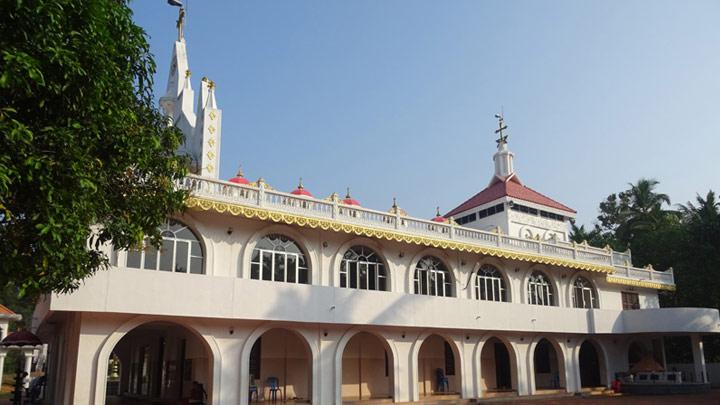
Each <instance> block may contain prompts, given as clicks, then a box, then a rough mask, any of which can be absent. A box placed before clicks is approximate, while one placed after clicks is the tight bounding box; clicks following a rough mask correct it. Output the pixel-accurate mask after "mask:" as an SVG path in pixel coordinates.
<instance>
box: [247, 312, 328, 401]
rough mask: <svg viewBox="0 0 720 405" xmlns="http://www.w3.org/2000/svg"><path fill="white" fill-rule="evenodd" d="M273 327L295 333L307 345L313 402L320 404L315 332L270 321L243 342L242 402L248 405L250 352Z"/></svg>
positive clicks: (318, 350) (318, 353)
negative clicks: (270, 322)
mask: <svg viewBox="0 0 720 405" xmlns="http://www.w3.org/2000/svg"><path fill="white" fill-rule="evenodd" d="M272 329H281V330H286V331H288V332H291V333H294V334H295V335H297V336H298V338H300V340H301V341H302V342H304V343H305V344H306V345H307V348H308V350H309V351H310V363H311V369H312V375H311V378H310V380H311V381H312V389H311V394H310V395H311V396H312V402H311V403H312V404H314V405H318V404H319V403H320V381H319V380H320V378H318V377H319V376H320V365H319V362H320V349H319V347H318V345H317V344H316V343H315V342H314V341H313V339H312V338H313V337H315V336H314V335H313V332H309V331H306V330H297V329H293V328H292V326H288V325H282V324H269V323H265V324H262V325H260V326H258V327H257V328H255V330H253V331H252V333H250V336H248V337H247V339H245V343H244V344H243V347H242V352H241V354H240V404H241V405H247V404H248V401H249V398H248V390H249V389H250V381H249V380H248V378H249V376H250V352H251V351H252V348H253V345H255V342H256V341H257V340H258V339H259V338H260V337H261V336H262V335H264V334H265V332H267V331H270V330H272ZM315 333H317V332H315Z"/></svg>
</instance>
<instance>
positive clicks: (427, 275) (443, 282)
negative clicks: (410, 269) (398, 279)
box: [414, 256, 453, 297]
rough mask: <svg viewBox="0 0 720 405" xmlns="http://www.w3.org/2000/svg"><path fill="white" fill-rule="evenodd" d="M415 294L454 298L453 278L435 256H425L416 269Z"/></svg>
mask: <svg viewBox="0 0 720 405" xmlns="http://www.w3.org/2000/svg"><path fill="white" fill-rule="evenodd" d="M414 281H415V294H422V295H435V296H439V297H452V296H453V292H452V278H451V277H450V272H449V271H448V269H447V267H445V264H443V262H442V261H440V259H438V258H436V257H433V256H425V257H423V258H422V259H420V261H419V262H418V264H417V266H416V267H415V280H414Z"/></svg>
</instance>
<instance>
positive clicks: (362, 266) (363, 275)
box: [358, 263, 368, 290]
mask: <svg viewBox="0 0 720 405" xmlns="http://www.w3.org/2000/svg"><path fill="white" fill-rule="evenodd" d="M367 267H368V266H367V263H358V272H359V273H360V289H361V290H367V285H368V269H367Z"/></svg>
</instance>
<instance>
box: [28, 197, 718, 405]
mask: <svg viewBox="0 0 720 405" xmlns="http://www.w3.org/2000/svg"><path fill="white" fill-rule="evenodd" d="M179 219H180V220H182V221H183V222H184V223H185V224H187V225H189V226H190V227H191V228H193V229H194V230H195V231H196V233H197V235H198V236H199V238H200V240H201V243H202V245H203V249H204V255H205V272H206V274H178V273H170V272H159V271H152V270H137V269H126V268H113V269H111V270H108V271H101V272H99V273H97V274H96V275H95V276H93V277H92V278H90V279H88V280H87V281H86V282H85V284H84V285H83V286H82V287H81V288H80V289H78V290H77V291H76V292H74V293H72V294H66V295H53V296H52V297H50V300H49V302H48V303H46V304H45V306H44V307H43V308H44V309H43V310H44V311H46V312H45V313H44V314H39V315H40V316H41V318H44V319H45V320H46V321H48V322H49V321H50V320H55V321H57V320H58V317H60V322H59V324H60V325H61V329H62V331H63V332H62V339H63V341H62V342H61V343H58V342H56V346H55V347H56V350H57V351H59V353H56V355H57V356H61V357H62V359H60V360H56V364H57V368H58V370H61V372H60V374H59V375H61V377H58V380H57V382H55V384H56V385H57V387H58V388H57V389H56V396H55V398H62V401H59V400H58V403H67V404H69V403H74V404H92V403H102V400H103V398H104V395H105V376H106V374H107V361H108V358H109V355H110V352H111V351H112V349H113V347H114V346H115V344H117V342H118V341H119V340H120V339H121V338H122V337H123V336H124V335H125V334H126V333H127V332H128V331H130V330H132V329H133V328H135V327H137V326H140V325H142V324H144V323H147V322H152V321H158V320H162V321H166V322H174V323H177V324H180V325H182V326H185V327H186V328H188V329H189V330H191V331H194V332H195V334H196V335H197V336H199V337H201V338H202V339H203V341H204V342H205V343H206V350H207V355H208V358H209V359H211V360H210V361H209V363H210V364H209V370H208V371H207V376H208V377H207V378H208V381H212V384H211V386H212V390H211V391H210V392H209V393H208V394H209V395H210V398H211V401H212V403H216V404H237V403H241V404H245V403H247V402H246V401H247V392H248V384H249V382H248V379H249V368H248V367H249V366H248V360H249V356H250V350H251V348H252V345H253V343H254V342H255V341H256V340H257V338H259V337H260V336H261V335H262V334H263V333H264V332H265V331H267V330H269V329H271V328H276V327H284V328H287V329H289V330H292V331H294V332H295V333H296V334H298V335H299V336H302V338H303V339H304V340H305V342H306V343H307V347H308V348H309V352H310V354H311V355H310V357H311V362H312V367H311V369H312V381H311V387H312V388H311V390H310V391H311V393H312V401H313V403H314V404H333V403H339V402H340V400H341V396H342V390H341V387H342V384H341V382H342V369H343V365H342V357H343V352H344V348H345V346H346V345H347V344H348V342H349V341H350V339H351V338H352V336H354V335H355V334H356V333H358V332H361V331H367V332H371V333H373V334H375V335H376V336H380V337H382V338H383V339H384V341H385V342H386V344H387V346H386V347H387V350H388V351H389V352H390V353H391V354H392V359H393V360H392V362H393V364H392V370H393V372H392V375H393V382H392V392H393V396H394V399H395V401H414V400H418V399H420V394H421V390H420V379H421V378H422V372H421V370H420V366H421V365H420V364H419V360H418V355H419V353H420V348H421V346H422V343H423V341H424V340H425V339H426V338H428V337H429V336H431V335H432V334H438V335H440V336H442V337H443V338H445V339H446V340H447V341H448V342H449V343H450V344H451V347H452V348H453V351H454V353H455V364H456V370H457V374H456V376H454V377H453V382H452V383H451V384H452V387H453V388H454V389H457V390H458V391H459V392H460V394H461V395H462V397H464V398H472V397H479V396H482V395H483V389H482V378H483V376H482V369H481V367H480V364H481V360H480V356H481V353H482V345H483V344H484V342H486V341H487V340H488V339H490V338H491V337H498V338H499V339H501V340H502V341H503V342H505V343H506V345H507V346H508V350H509V353H510V355H511V362H512V363H513V369H514V370H515V372H514V373H513V386H514V387H515V388H516V389H517V391H518V393H520V394H532V393H534V392H535V388H534V387H535V381H534V373H533V353H534V348H535V346H536V345H537V342H538V341H539V340H540V339H541V338H543V337H544V338H547V339H548V340H549V341H550V342H551V343H552V344H553V347H554V348H555V349H556V352H557V353H558V359H559V361H561V362H560V364H559V366H558V369H559V370H560V372H561V380H562V381H563V385H564V387H565V389H566V390H567V391H569V392H574V391H577V390H579V387H580V385H579V384H580V383H579V368H578V365H577V361H578V351H579V347H580V344H581V343H582V341H583V340H584V339H586V338H587V337H589V336H591V337H592V338H593V339H594V341H595V342H596V343H597V344H598V345H599V346H600V347H601V348H602V355H601V356H602V358H603V360H602V362H604V364H607V366H606V367H605V380H604V381H610V380H611V377H612V375H613V373H614V372H617V371H625V370H627V345H629V343H628V340H629V338H628V336H630V335H633V334H646V333H658V332H669V333H688V334H696V333H709V332H720V329H719V328H718V325H719V324H720V318H719V317H718V312H717V311H716V310H711V309H698V308H675V309H660V308H658V302H657V292H656V291H654V290H648V289H642V288H636V292H638V293H640V296H641V305H642V307H643V308H647V309H645V310H639V311H622V310H621V305H622V304H621V298H620V292H621V291H623V290H624V289H625V288H626V287H623V286H620V285H616V284H609V283H607V282H606V281H605V278H604V277H605V276H604V274H600V273H590V272H580V271H575V270H571V269H567V268H558V267H552V266H544V265H535V264H529V263H526V262H520V261H511V260H503V259H496V258H491V257H483V256H480V255H476V254H468V253H462V252H457V251H443V250H439V249H432V248H425V247H421V246H417V245H411V244H402V243H398V242H388V241H379V240H373V239H368V238H360V237H354V236H351V235H346V234H341V233H334V232H330V231H322V230H317V229H315V230H314V229H308V228H297V227H290V226H285V225H277V224H272V223H268V222H263V221H256V220H248V219H240V218H236V217H230V216H223V215H220V214H215V213H198V212H192V211H191V212H188V213H186V214H185V215H184V216H183V217H182V218H179ZM268 233H281V234H284V235H286V236H288V237H291V238H293V239H294V240H295V241H296V242H297V243H298V244H299V245H300V246H301V247H302V248H303V249H304V251H305V253H306V256H307V259H308V263H309V268H310V272H311V276H310V279H311V284H310V285H302V284H289V283H275V282H269V281H261V280H251V279H250V269H249V263H250V255H251V252H252V250H253V248H254V246H255V244H256V242H257V241H258V240H259V239H260V238H261V237H262V236H263V235H265V234H268ZM356 244H362V245H365V246H367V247H370V248H372V249H374V250H375V251H376V252H377V253H379V254H380V255H381V256H382V258H383V259H384V262H385V264H386V268H387V272H388V276H389V283H388V284H389V286H390V291H388V292H382V291H365V290H354V289H347V288H340V287H339V277H338V274H339V268H340V261H341V258H342V255H343V253H344V252H345V251H346V250H347V249H348V248H349V247H351V246H353V245H356ZM424 255H434V256H436V257H438V258H440V259H441V260H442V261H443V262H444V263H445V265H446V266H447V267H448V269H450V271H451V273H452V275H453V278H454V283H453V288H454V291H455V292H456V297H431V296H422V295H416V294H413V274H414V269H415V266H416V264H417V262H418V261H419V260H420V259H421V258H422V257H423V256H424ZM123 259H124V258H123V255H122V254H120V257H119V260H120V263H123ZM484 263H489V264H492V265H494V266H496V267H498V268H499V269H500V271H501V272H502V273H503V274H504V276H505V277H506V286H507V288H508V292H509V298H510V302H488V301H479V300H477V299H475V290H474V277H473V275H474V274H475V272H476V271H477V269H478V268H479V266H480V265H481V264H484ZM534 270H539V271H542V272H544V273H545V274H546V275H547V276H549V277H550V279H551V280H552V283H553V289H554V297H555V299H556V306H552V307H546V306H537V305H529V304H527V293H526V290H527V279H528V276H529V274H530V273H531V272H532V271H534ZM579 275H582V276H583V277H586V278H588V279H590V280H592V282H593V283H594V284H595V287H596V290H597V292H598V299H599V303H600V308H599V309H594V310H588V309H576V308H571V306H572V305H571V303H572V298H571V297H572V296H571V285H572V282H573V280H574V278H575V277H577V276H579ZM63 313H67V314H74V315H72V316H70V317H62V316H61V315H62V314H63ZM426 377H427V376H426Z"/></svg>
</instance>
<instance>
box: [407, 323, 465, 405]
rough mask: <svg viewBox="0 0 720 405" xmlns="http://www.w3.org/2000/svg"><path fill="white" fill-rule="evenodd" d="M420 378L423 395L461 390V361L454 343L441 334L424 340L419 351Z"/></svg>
mask: <svg viewBox="0 0 720 405" xmlns="http://www.w3.org/2000/svg"><path fill="white" fill-rule="evenodd" d="M418 379H419V381H418V390H419V393H420V396H421V397H423V396H431V395H457V394H459V393H460V392H461V391H460V390H461V381H462V379H461V378H460V361H459V356H458V355H457V353H456V350H455V349H454V348H453V343H451V342H448V341H447V340H445V339H444V338H443V337H441V336H439V335H430V336H428V337H427V338H426V339H425V340H424V341H423V343H422V345H421V346H420V350H419V352H418Z"/></svg>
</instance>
